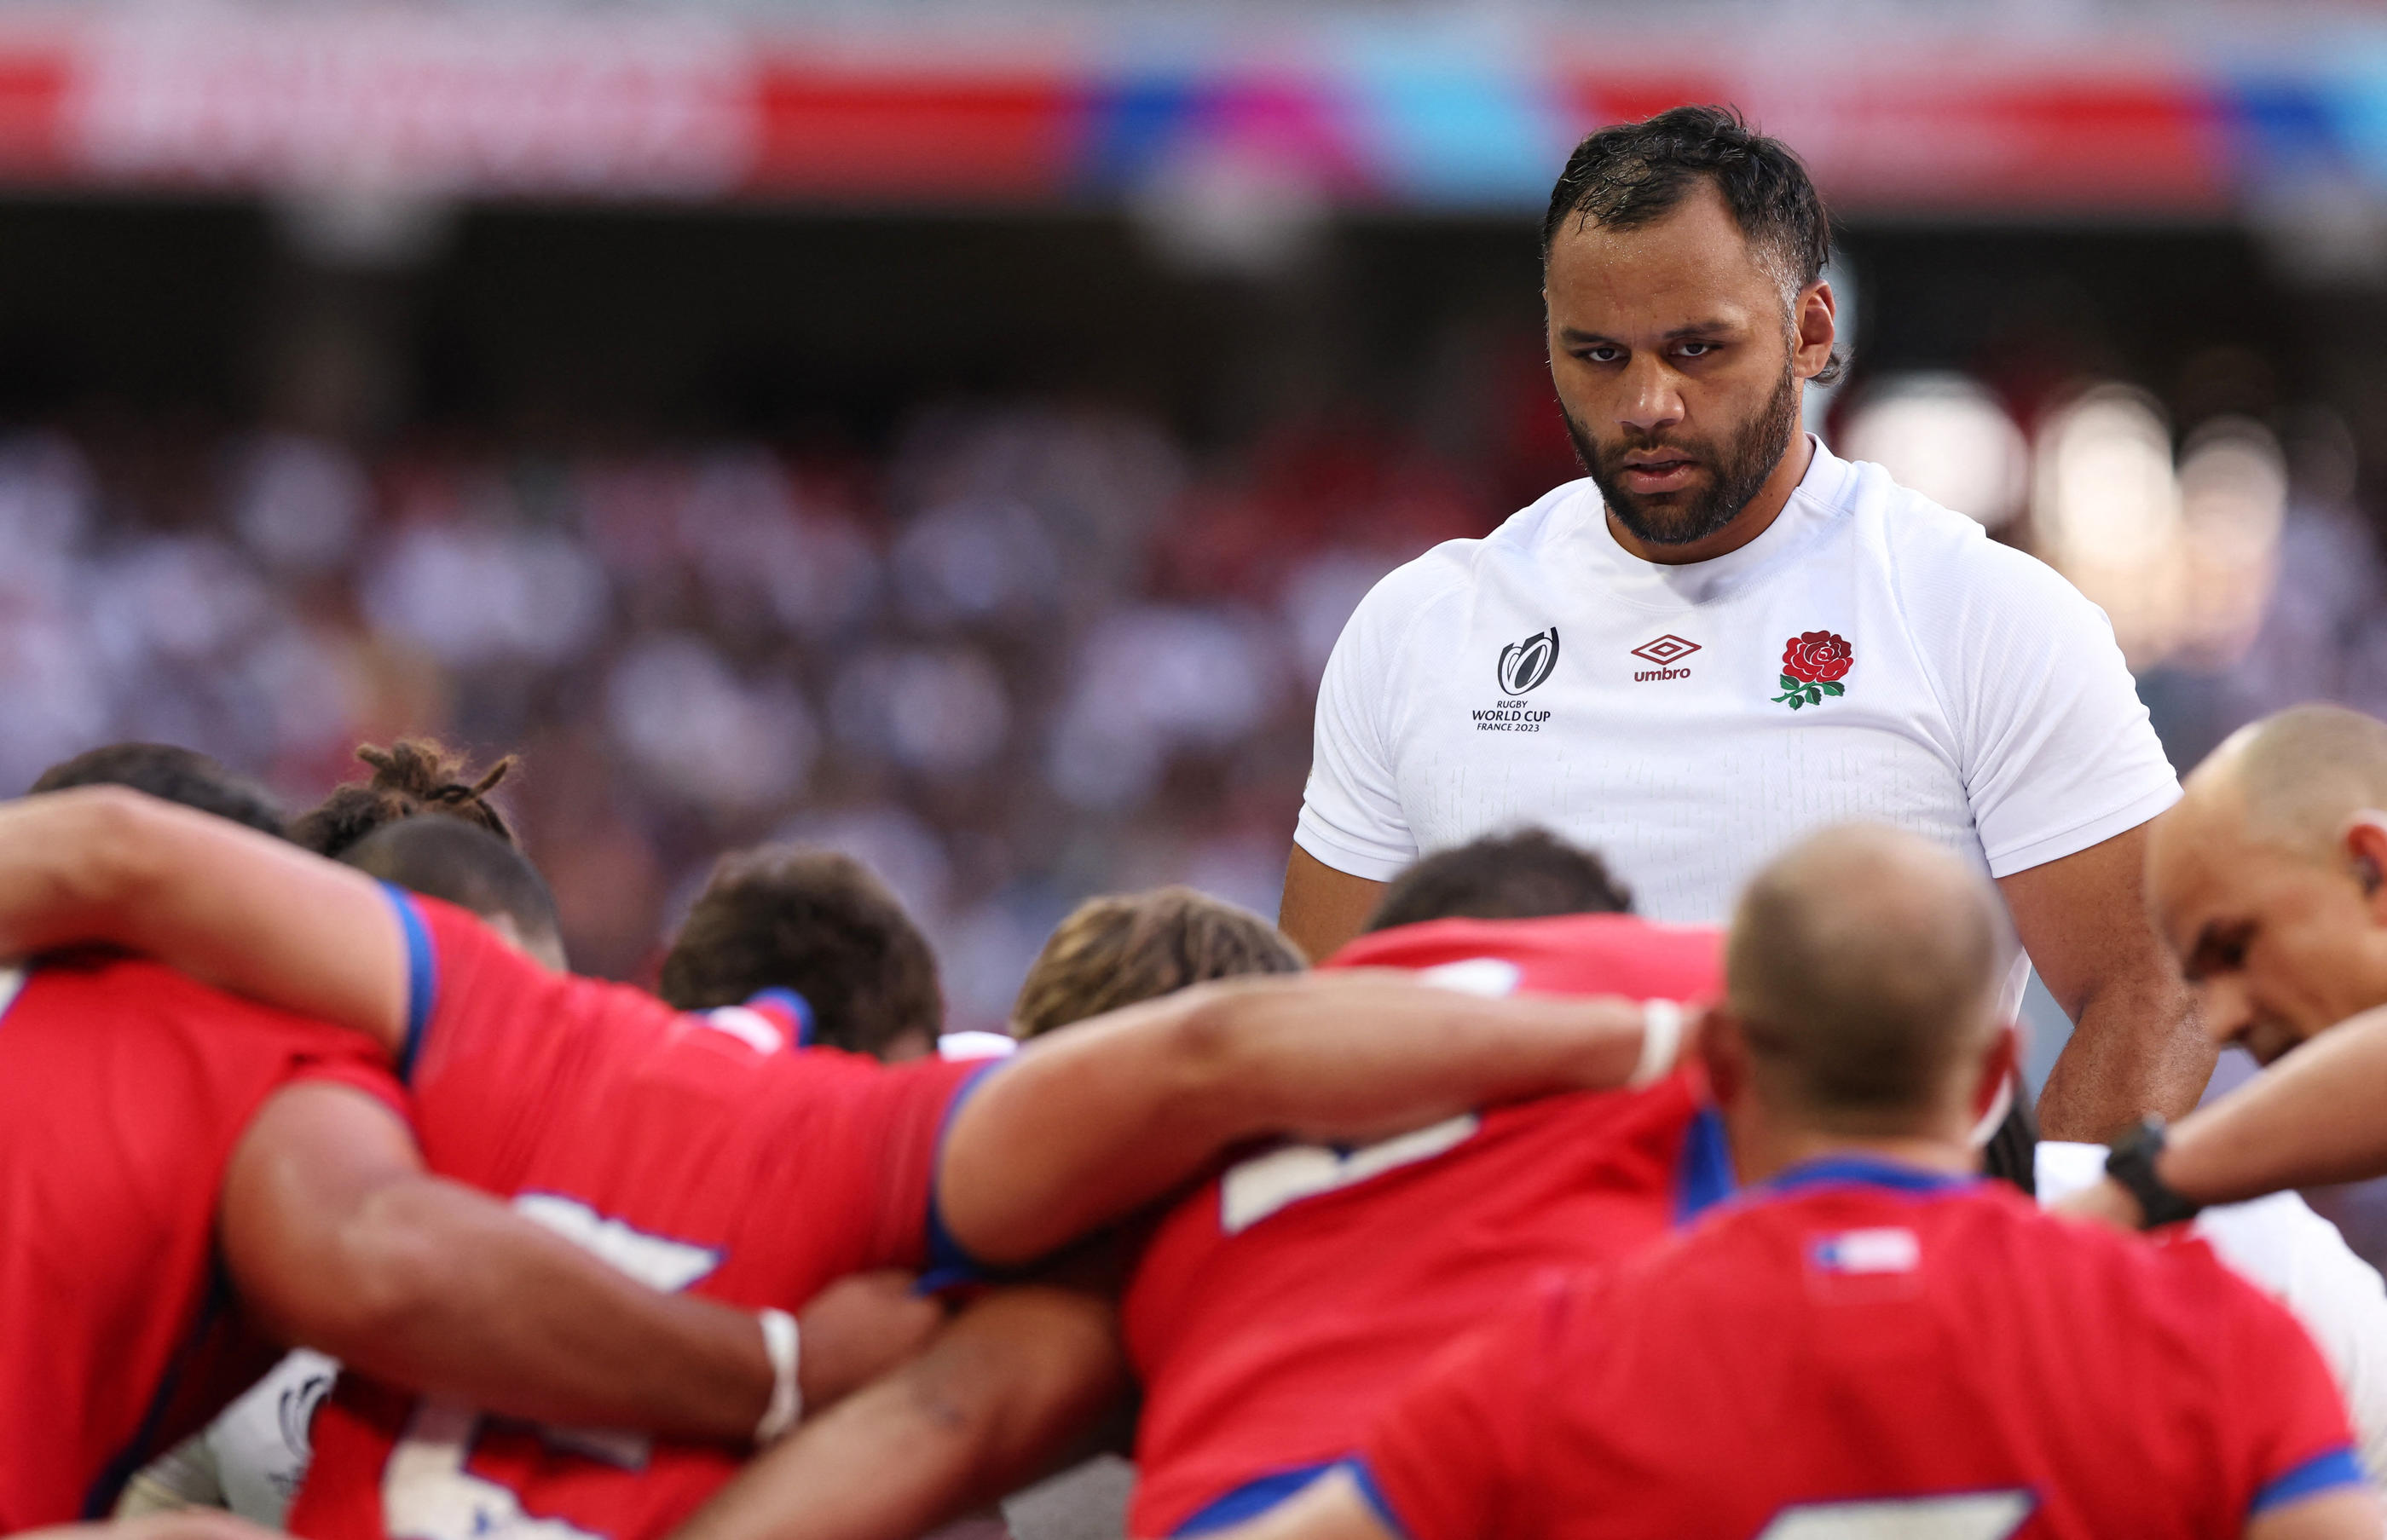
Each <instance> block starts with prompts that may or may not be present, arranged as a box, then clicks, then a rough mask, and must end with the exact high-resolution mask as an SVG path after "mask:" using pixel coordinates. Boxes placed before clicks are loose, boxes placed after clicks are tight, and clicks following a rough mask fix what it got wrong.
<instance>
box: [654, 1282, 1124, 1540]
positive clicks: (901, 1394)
mask: <svg viewBox="0 0 2387 1540" xmlns="http://www.w3.org/2000/svg"><path fill="white" fill-rule="evenodd" d="M1126 1383H1127V1370H1126V1364H1125V1358H1124V1356H1123V1354H1122V1353H1121V1351H1120V1348H1119V1345H1118V1336H1117V1332H1116V1322H1115V1319H1114V1316H1113V1312H1112V1310H1111V1307H1110V1306H1109V1305H1108V1303H1106V1302H1105V1301H1104V1300H1102V1299H1100V1298H1098V1297H1096V1296H1094V1295H1092V1294H1081V1293H1079V1292H1077V1291H1075V1290H1069V1289H1059V1288H1048V1287H1042V1286H1029V1287H1021V1288H1012V1289H1004V1290H1001V1291H998V1292H997V1293H994V1294H989V1295H987V1296H986V1297H985V1298H983V1299H981V1300H979V1301H978V1302H977V1303H976V1304H974V1305H972V1306H970V1307H969V1308H968V1309H967V1310H966V1311H965V1312H964V1313H963V1314H962V1315H961V1317H960V1318H959V1319H956V1320H955V1321H954V1323H953V1324H952V1325H951V1326H950V1327H948V1328H947V1329H946V1331H945V1332H944V1334H943V1335H942V1336H941V1337H940V1338H939V1339H938V1341H937V1342H936V1344H934V1345H933V1346H931V1347H930V1348H929V1350H928V1352H927V1353H926V1354H924V1355H922V1356H921V1357H918V1358H916V1359H914V1360H913V1361H912V1362H911V1363H910V1364H907V1365H905V1366H904V1367H903V1368H902V1369H900V1370H897V1371H896V1372H894V1373H893V1374H891V1375H890V1376H888V1377H887V1378H886V1379H884V1380H881V1381H879V1382H878V1383H877V1384H874V1385H872V1386H870V1387H869V1388H868V1389H866V1390H865V1391H863V1392H861V1393H860V1394H858V1395H854V1396H852V1397H851V1398H849V1399H848V1400H847V1401H846V1402H845V1403H844V1404H843V1405H841V1406H840V1407H838V1408H837V1409H836V1410H834V1411H831V1412H829V1413H827V1415H826V1416H823V1417H820V1418H817V1419H815V1420H809V1421H807V1422H806V1423H805V1424H804V1426H803V1428H802V1430H800V1431H799V1432H798V1433H796V1434H795V1436H794V1437H792V1438H790V1439H789V1440H788V1441H787V1442H786V1443H785V1444H783V1445H779V1446H778V1447H777V1448H775V1449H773V1450H771V1451H770V1452H769V1453H767V1454H764V1455H763V1456H761V1457H760V1458H756V1459H755V1460H753V1461H752V1462H751V1464H749V1465H748V1466H747V1467H746V1469H745V1471H743V1472H742V1473H740V1474H739V1477H738V1479H737V1480H736V1481H734V1482H732V1483H729V1484H728V1485H727V1486H726V1487H723V1488H722V1489H721V1491H720V1492H718V1493H717V1494H715V1495H714V1498H713V1500H712V1501H711V1502H709V1503H707V1504H706V1505H705V1506H704V1507H703V1508H701V1510H699V1511H698V1513H697V1514H696V1516H695V1517H694V1518H692V1519H690V1520H689V1521H688V1523H687V1524H685V1525H684V1526H682V1527H681V1529H680V1530H679V1532H678V1534H677V1535H676V1536H675V1540H910V1537H911V1536H913V1535H917V1534H924V1533H926V1532H927V1531H928V1530H930V1529H932V1528H934V1527H936V1526H937V1525H938V1524H941V1523H943V1522H945V1521H948V1520H951V1519H953V1518H955V1517H957V1516H959V1515H961V1514H964V1513H967V1512H970V1511H972V1510H973V1509H975V1508H979V1507H980V1506H982V1505H983V1504H985V1503H988V1502H991V1501H992V1500H993V1499H995V1498H997V1497H1000V1496H1003V1495H1004V1494H1005V1493H1008V1492H1012V1491H1015V1490H1017V1488H1019V1487H1020V1486H1023V1485H1025V1484H1027V1483H1029V1482H1030V1481H1033V1480H1034V1479H1035V1478H1036V1477H1038V1476H1040V1475H1042V1474H1043V1473H1044V1472H1045V1471H1047V1470H1049V1469H1050V1468H1051V1467H1052V1466H1053V1465H1054V1464H1055V1462H1056V1461H1058V1460H1060V1459H1062V1458H1065V1457H1066V1456H1067V1454H1068V1452H1069V1451H1070V1449H1071V1448H1072V1446H1073V1445H1075V1444H1076V1443H1077V1441H1078V1440H1079V1439H1080V1437H1082V1436H1083V1434H1084V1433H1086V1431H1087V1430H1088V1429H1089V1428H1091V1427H1092V1425H1093V1424H1094V1423H1096V1422H1097V1421H1098V1420H1100V1419H1101V1418H1102V1416H1103V1414H1104V1412H1105V1409H1106V1408H1107V1407H1109V1406H1110V1404H1111V1403H1112V1402H1113V1400H1114V1399H1116V1397H1117V1396H1118V1395H1119V1394H1120V1393H1121V1391H1122V1390H1123V1389H1124V1388H1125V1386H1126Z"/></svg>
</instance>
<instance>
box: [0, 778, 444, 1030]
mask: <svg viewBox="0 0 2387 1540" xmlns="http://www.w3.org/2000/svg"><path fill="white" fill-rule="evenodd" d="M85 942H96V943H101V944H105V945H110V946H120V947H123V948H125V949H126V950H128V951H132V952H137V953H142V954H143V955H145V956H149V957H155V958H157V959H158V961H159V962H162V963H166V964H168V965H170V966H173V967H176V968H179V969H181V970H182V971H183V972H184V973H187V974H190V975H191V976H192V977H194V978H203V979H205V980H207V981H208V983H211V984H215V985H218V986H220V987H221V988H223V989H227V990H231V991H234V992H235V993H239V994H246V995H249V996H251V997H252V998H254V999H259V1000H263V1001H265V1002H267V1003H269V1004H274V1005H279V1006H282V1007H284V1009H287V1010H294V1011H298V1012H301V1013H303V1014H305V1015H308V1016H317V1017H320V1018H322V1020H325V1021H330V1022H334V1023H336V1024H337V1025H339V1026H342V1027H347V1028H351V1029H355V1030H357V1031H360V1032H365V1033H368V1034H370V1035H371V1036H373V1038H374V1039H376V1040H377V1041H380V1042H381V1043H382V1044H384V1045H385V1047H388V1048H390V1049H391V1050H392V1051H393V1052H395V1051H396V1050H397V1048H398V1044H399V1042H400V1041H401V1040H402V1038H403V1037H404V1035H405V1029H406V1004H407V966H406V944H405V940H404V938H403V936H402V935H401V934H400V933H399V930H398V921H397V918H396V916H395V915H393V914H392V913H391V910H390V906H389V902H388V900H387V898H386V897H385V896H384V894H383V893H382V890H381V889H380V887H379V885H377V884H376V883H375V882H374V881H373V879H372V878H371V877H366V876H365V875H364V874H362V873H361V872H356V871H352V870H350V869H349V868H347V867H346V866H341V865H335V864H333V863H332V862H329V861H324V860H322V859H321V858H319V857H317V856H313V855H309V853H307V852H304V851H301V850H299V849H298V848H297V846H295V845H291V844H287V843H285V842H284V841H283V840H279V839H273V838H272V837H271V836H269V835H264V834H259V833H258V832H257V831H256V830H254V829H249V828H244V827H241V826H239V825H237V824H234V823H232V822H230V821H228V820H226V819H222V818H211V817H209V816H208V815H207V814H204V813H195V812H193V811H191V810H190V809H188V808H183V807H177V806H174V805H173V804H171V803H169V802H158V801H157V800H156V799H154V798H150V797H145V796H143V795H141V794H140V793H139V792H137V791H128V790H125V789H121V788H118V787H91V788H85V789H79V790H73V791H57V792H51V793H48V794H46V795H44V796H39V797H26V798H21V799H19V800H18V801H16V802H6V803H0V956H7V957H23V956H28V955H31V954H32V953H38V952H45V951H48V950H51V949H53V948H56V947H61V946H70V945H75V944H79V943H85Z"/></svg>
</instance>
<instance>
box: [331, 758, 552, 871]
mask: <svg viewBox="0 0 2387 1540" xmlns="http://www.w3.org/2000/svg"><path fill="white" fill-rule="evenodd" d="M357 758H358V759H360V760H362V761H363V762H364V763H365V764H369V765H371V766H373V776H372V777H371V778H370V779H368V780H364V781H351V782H349V783H348V784H347V785H346V786H343V787H340V788H338V789H336V790H335V791H334V792H333V793H332V794H331V795H330V796H328V797H326V798H324V799H323V801H322V803H321V804H320V805H319V806H316V807H313V808H310V809H309V810H308V811H307V812H305V813H302V814H299V815H298V816H297V818H296V819H294V820H292V822H291V825H290V838H291V839H292V840H294V841H295V842H297V844H298V845H300V846H302V847H304V848H305V849H308V850H310V851H313V852H315V853H316V854H318V855H322V856H328V857H331V858H332V859H334V860H337V859H338V858H339V856H340V855H341V853H342V852H345V851H347V849H348V847H349V846H351V845H354V844H355V843H356V842H357V841H358V840H360V839H363V838H364V837H365V836H366V835H369V834H371V833H373V831H374V830H376V829H379V828H384V827H387V826H389V825H391V824H395V823H397V822H398V821H399V820H401V819H405V818H412V817H417V816H419V815H421V814H426V813H436V814H440V815H441V816H443V817H448V818H461V819H462V820H463V821H464V822H466V823H468V824H472V825H474V826H476V827H480V828H484V829H486V830H488V831H489V832H490V833H491V834H494V835H496V836H497V837H498V838H499V839H502V840H504V841H505V842H506V843H507V844H509V845H512V844H514V843H516V841H515V839H514V831H513V829H512V827H511V826H510V825H508V824H507V822H506V817H505V814H502V813H500V812H499V811H498V808H497V804H496V803H494V802H490V801H489V800H488V798H489V793H490V792H491V791H493V790H495V789H497V785H498V783H499V781H502V780H504V779H505V778H506V776H507V774H508V773H509V772H511V771H512V769H513V767H514V764H515V763H516V760H515V756H513V755H512V754H508V755H506V756H505V757H504V758H503V759H501V760H499V761H498V763H497V764H493V765H491V766H490V767H489V768H488V769H487V770H486V771H485V772H482V773H481V774H479V775H478V776H475V775H474V772H473V769H472V762H471V761H470V760H469V759H468V758H467V757H466V756H465V755H463V754H460V753H453V752H450V751H448V749H446V748H444V747H443V746H441V745H440V743H439V742H438V741H437V740H436V739H434V738H399V739H398V740H397V741H396V742H394V743H392V744H391V745H390V746H389V747H388V748H386V749H381V748H376V747H374V746H373V744H370V743H366V744H361V745H360V746H359V747H358V749H357Z"/></svg>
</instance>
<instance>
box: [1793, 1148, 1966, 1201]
mask: <svg viewBox="0 0 2387 1540" xmlns="http://www.w3.org/2000/svg"><path fill="white" fill-rule="evenodd" d="M1980 1180H1981V1179H1980V1178H1979V1177H1977V1176H1975V1175H1972V1174H1970V1173H1964V1174H1959V1173H1957V1172H1954V1171H1934V1170H1929V1169H1926V1168H1924V1167H1921V1166H1909V1165H1906V1164H1905V1163H1904V1162H1902V1161H1896V1160H1884V1159H1882V1158H1880V1157H1879V1156H1877V1155H1824V1156H1822V1157H1820V1158H1818V1159H1814V1160H1805V1161H1800V1163H1799V1164H1798V1165H1796V1166H1793V1167H1790V1168H1787V1169H1785V1170H1781V1171H1776V1172H1775V1173H1774V1175H1772V1176H1770V1177H1768V1178H1766V1179H1765V1180H1763V1181H1762V1182H1759V1183H1758V1184H1757V1187H1756V1191H1757V1192H1760V1193H1769V1194H1770V1193H1796V1192H1800V1191H1801V1190H1803V1189H1805V1188H1809V1187H1828V1186H1848V1185H1854V1186H1859V1187H1887V1188H1889V1189H1890V1190H1891V1191H1893V1192H1898V1193H1952V1192H1955V1191H1957V1190H1958V1189H1960V1188H1965V1187H1973V1186H1977V1185H1978V1184H1979V1182H1980Z"/></svg>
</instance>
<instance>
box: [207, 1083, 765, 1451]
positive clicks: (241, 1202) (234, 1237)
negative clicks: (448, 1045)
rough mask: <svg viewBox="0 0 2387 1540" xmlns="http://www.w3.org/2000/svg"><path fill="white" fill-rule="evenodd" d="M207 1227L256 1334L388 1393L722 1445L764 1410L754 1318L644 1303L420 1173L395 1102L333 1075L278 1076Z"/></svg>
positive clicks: (485, 1200)
mask: <svg viewBox="0 0 2387 1540" xmlns="http://www.w3.org/2000/svg"><path fill="white" fill-rule="evenodd" d="M217 1232H218V1237H219V1241H220V1243H221V1248H222V1253H223V1258H224V1264H225V1269H226V1270H227V1272H228V1273H229V1274H230V1275H231V1278H232V1280H233V1282H234V1286H235V1287H236V1288H237V1289H238V1291H239V1293H240V1296H241V1301H242V1304H243V1306H245V1308H246V1310H247V1312H248V1314H249V1315H250V1317H251V1318H252V1319H255V1320H256V1321H257V1323H258V1324H259V1327H260V1328H262V1329H263V1330H265V1331H266V1332H269V1333H271V1334H272V1335H274V1336H276V1337H278V1338H280V1339H282V1340H284V1341H285V1342H288V1343H292V1344H299V1345H304V1346H309V1347H314V1348H318V1349H320V1350H322V1351H323V1352H326V1353H330V1354H332V1355H334V1356H335V1357H339V1358H341V1359H342V1360H344V1361H345V1362H347V1364H349V1365H350V1366H351V1367H353V1368H356V1369H359V1370H363V1371H365V1372H367V1373H372V1374H376V1375H379V1376H381V1377H383V1378H385V1379H387V1380H390V1381H392V1382H396V1383H398V1384H402V1385H406V1386H409V1387H410V1388H414V1389H418V1390H423V1391H426V1392H429V1393H432V1394H436V1395H449V1396H453V1397H456V1398H458V1399H461V1400H466V1401H470V1402H473V1403H474V1404H475V1405H478V1406H484V1407H489V1408H490V1409H491V1410H493V1411H498V1412H501V1413H504V1414H507V1415H511V1416H516V1417H523V1418H527V1419H532V1420H540V1421H549V1422H556V1423H561V1424H563V1425H567V1426H584V1427H626V1428H636V1429H640V1430H645V1431H651V1432H656V1433H670V1434H676V1435H678V1436H682V1437H689V1438H702V1439H720V1440H725V1441H732V1442H736V1441H742V1440H744V1439H745V1438H747V1437H749V1436H751V1434H752V1433H753V1432H754V1430H755V1429H756V1427H757V1426H758V1424H759V1423H760V1422H761V1421H762V1420H763V1419H764V1413H765V1411H766V1409H767V1408H768V1407H769V1406H770V1404H771V1400H772V1392H773V1387H774V1384H775V1374H776V1370H775V1366H774V1365H773V1363H772V1362H771V1360H770V1358H769V1357H768V1354H767V1352H766V1348H765V1343H764V1338H763V1334H762V1332H761V1330H760V1329H759V1328H758V1326H757V1323H756V1320H755V1318H754V1317H752V1316H751V1315H749V1314H747V1313H746V1312H745V1311H743V1310H739V1309H734V1308H732V1307H730V1306H725V1305H720V1304H717V1303H714V1302H713V1301H710V1300H704V1299H700V1298H697V1297H696V1296H694V1295H689V1294H659V1293H657V1292H655V1291H653V1290H651V1289H649V1288H647V1287H646V1286H645V1285H643V1284H640V1283H638V1281H635V1280H633V1279H632V1278H630V1277H629V1275H628V1274H626V1273H624V1272H622V1271H620V1270H619V1269H615V1268H613V1266H611V1265H610V1264H608V1263H606V1262H604V1261H602V1260H600V1258H598V1257H597V1256H594V1255H592V1254H591V1253H589V1252H587V1251H584V1250H582V1249H581V1248H580V1247H578V1246H576V1245H575V1244H573V1243H571V1242H569V1241H567V1240H565V1239H563V1238H562V1236H560V1235H557V1234H554V1233H553V1232H551V1231H548V1230H546V1229H544V1228H542V1227H540V1226H538V1225H536V1224H533V1223H532V1222H531V1221H530V1220H528V1219H526V1218H523V1217H522V1216H521V1215H519V1214H517V1213H515V1212H514V1211H513V1210H512V1208H511V1207H509V1206H508V1205H505V1204H503V1203H500V1202H499V1201H498V1200H497V1199H495V1198H493V1197H490V1196H489V1195H487V1194H486V1193H479V1192H475V1191H474V1190H472V1189H469V1188H466V1187H463V1186H461V1185H459V1184H457V1183H454V1182H450V1181H448V1180H443V1179H441V1178H438V1177H435V1176H432V1175H430V1174H428V1173H427V1172H425V1171H424V1170H423V1161H422V1155H421V1154H420V1152H419V1151H418V1150H417V1149H416V1148H415V1144H414V1141H413V1137H412V1134H411V1131H410V1130H409V1129H408V1128H407V1126H406V1123H405V1122H404V1120H403V1119H402V1118H401V1117H399V1116H398V1113H397V1111H396V1110H394V1109H393V1108H392V1107H391V1106H389V1105H387V1104H386V1103H385V1102H384V1101H382V1100H381V1099H379V1098H377V1097H375V1096H373V1095H370V1094H367V1093H366V1092H362V1091H360V1090H358V1089H355V1088H353V1087H350V1086H347V1085H343V1084H335V1083H324V1082H305V1083H300V1084H297V1085H293V1086H288V1087H285V1088H284V1089H283V1090H282V1091H280V1092H276V1093H275V1094H274V1096H273V1097H272V1099H271V1100H269V1101H268V1102H267V1103H266V1105H265V1106H264V1107H263V1108H262V1109H261V1110H260V1111H259V1113H258V1115H257V1116H256V1117H254V1118H253V1119H251V1121H250V1123H249V1126H248V1128H247V1130H246V1131H245V1132H244V1133H243V1135H242V1137H241V1141H240V1142H239V1144H238V1146H237V1147H236V1148H235V1149H234V1154H233V1157H232V1160H231V1162H230V1164H229V1166H228V1167H227V1168H226V1170H225V1173H224V1179H223V1186H222V1193H221V1198H220V1200H219V1205H218V1211H217Z"/></svg>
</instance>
